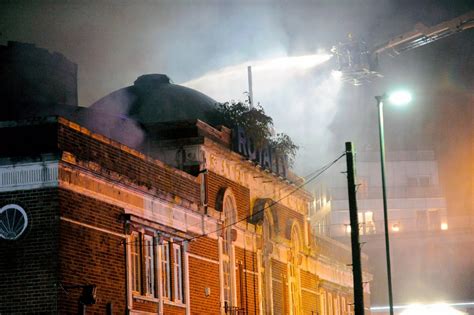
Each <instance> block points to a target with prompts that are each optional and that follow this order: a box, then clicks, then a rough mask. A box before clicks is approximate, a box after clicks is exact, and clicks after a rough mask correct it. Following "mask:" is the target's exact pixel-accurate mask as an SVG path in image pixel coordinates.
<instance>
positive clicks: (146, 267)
mask: <svg viewBox="0 0 474 315" xmlns="http://www.w3.org/2000/svg"><path fill="white" fill-rule="evenodd" d="M129 253H130V254H129V255H130V272H129V275H130V284H131V291H132V293H133V296H146V297H152V298H162V299H163V300H168V301H173V302H176V303H184V275H183V270H184V267H183V246H182V245H181V244H180V243H173V242H172V240H164V241H163V243H162V244H161V245H159V244H156V242H155V239H154V237H153V236H151V235H147V234H144V233H139V232H132V234H131V235H130V241H129ZM158 266H160V267H161V268H158ZM160 269H161V270H160ZM159 271H160V272H161V273H159ZM158 284H161V296H159V294H158V293H159V292H158V289H157V287H156V286H157V285H158Z"/></svg>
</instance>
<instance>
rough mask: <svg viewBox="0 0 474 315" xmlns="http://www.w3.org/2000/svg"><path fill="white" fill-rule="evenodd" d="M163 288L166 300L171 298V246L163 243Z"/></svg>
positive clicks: (165, 242) (166, 242)
mask: <svg viewBox="0 0 474 315" xmlns="http://www.w3.org/2000/svg"><path fill="white" fill-rule="evenodd" d="M161 287H162V291H163V292H162V296H163V298H164V299H168V300H169V299H170V298H171V270H170V244H169V243H168V241H163V245H162V246H161Z"/></svg>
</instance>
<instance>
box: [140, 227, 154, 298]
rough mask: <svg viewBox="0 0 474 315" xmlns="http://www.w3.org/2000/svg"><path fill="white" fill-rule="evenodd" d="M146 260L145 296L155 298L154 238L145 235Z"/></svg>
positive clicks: (144, 250)
mask: <svg viewBox="0 0 474 315" xmlns="http://www.w3.org/2000/svg"><path fill="white" fill-rule="evenodd" d="M143 253H144V260H145V279H146V285H145V294H146V295H148V296H155V259H154V248H153V237H151V236H149V235H145V237H144V248H143Z"/></svg>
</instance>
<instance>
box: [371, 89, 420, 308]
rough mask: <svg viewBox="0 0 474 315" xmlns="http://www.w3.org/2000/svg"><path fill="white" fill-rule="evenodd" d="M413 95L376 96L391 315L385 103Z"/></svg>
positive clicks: (401, 101) (401, 102) (404, 101)
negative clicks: (384, 124)
mask: <svg viewBox="0 0 474 315" xmlns="http://www.w3.org/2000/svg"><path fill="white" fill-rule="evenodd" d="M411 99H412V97H411V94H410V93H409V92H407V91H396V92H393V93H390V94H389V95H387V94H383V95H381V96H376V97H375V100H376V101H377V108H378V112H379V136H380V137H379V138H380V167H381V172H382V197H383V198H382V199H383V221H384V230H385V252H386V256H387V281H388V303H389V307H390V315H393V295H392V271H391V267H390V241H389V236H388V211H387V192H386V186H385V136H384V126H383V104H384V102H385V101H388V102H389V103H392V104H394V105H405V104H408V103H409V102H410V101H411Z"/></svg>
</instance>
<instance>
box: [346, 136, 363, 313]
mask: <svg viewBox="0 0 474 315" xmlns="http://www.w3.org/2000/svg"><path fill="white" fill-rule="evenodd" d="M346 161H347V190H348V194H349V216H350V220H351V245H352V274H353V277H352V278H353V284H354V310H355V315H364V290H363V287H362V285H363V284H362V264H361V261H360V243H359V222H358V221H359V220H358V217H357V199H356V184H355V166H354V148H353V146H352V142H346Z"/></svg>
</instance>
